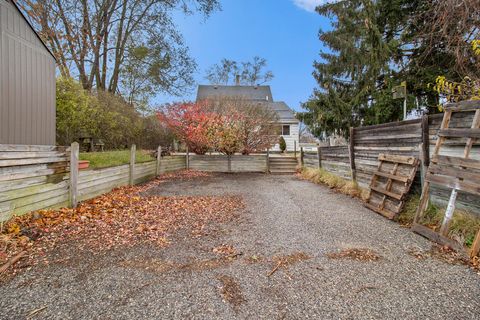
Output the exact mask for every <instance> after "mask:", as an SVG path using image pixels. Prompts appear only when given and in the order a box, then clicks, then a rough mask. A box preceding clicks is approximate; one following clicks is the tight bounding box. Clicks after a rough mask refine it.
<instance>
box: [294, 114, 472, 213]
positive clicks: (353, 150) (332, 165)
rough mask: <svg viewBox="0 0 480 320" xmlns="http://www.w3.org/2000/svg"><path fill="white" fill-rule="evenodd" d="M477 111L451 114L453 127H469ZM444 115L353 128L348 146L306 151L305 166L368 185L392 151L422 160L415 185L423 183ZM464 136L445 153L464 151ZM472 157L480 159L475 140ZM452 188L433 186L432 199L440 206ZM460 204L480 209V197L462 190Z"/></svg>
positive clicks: (458, 153)
mask: <svg viewBox="0 0 480 320" xmlns="http://www.w3.org/2000/svg"><path fill="white" fill-rule="evenodd" d="M473 116H474V112H473V111H471V112H462V113H456V114H453V115H452V118H451V120H450V127H451V128H456V129H466V128H469V127H470V125H471V123H472V120H473ZM442 117H443V114H438V115H430V116H427V115H425V116H423V117H422V118H420V119H415V120H407V121H400V122H392V123H385V124H380V125H374V126H365V127H358V128H351V130H350V141H349V145H348V146H341V147H319V148H318V151H317V152H315V153H304V154H303V165H304V166H305V167H308V168H318V167H321V168H323V169H324V170H326V171H328V172H331V173H333V174H336V175H338V176H340V177H343V178H345V179H348V180H350V179H353V180H355V181H357V182H358V184H359V185H360V186H361V187H364V188H368V186H369V184H370V181H371V179H372V176H373V173H374V172H375V171H376V170H377V168H378V156H379V155H380V154H391V155H399V156H414V157H416V158H418V159H419V160H420V170H419V172H418V173H417V176H416V179H415V182H414V185H416V186H419V185H420V183H421V177H422V173H424V172H425V168H426V167H428V165H429V164H430V157H431V155H432V153H433V149H434V148H433V146H434V145H435V142H436V140H437V133H438V130H439V128H440V124H441V121H442ZM464 146H465V144H464V143H463V144H462V141H461V139H459V140H458V141H455V140H454V141H449V142H448V143H447V144H446V145H445V147H444V148H443V150H442V153H441V154H442V155H447V156H448V155H449V156H459V155H462V154H463V147H464ZM471 158H473V159H478V160H480V144H479V143H478V142H475V143H474V145H473V148H472V152H471ZM449 196H450V191H449V190H448V189H446V188H443V187H441V186H432V187H431V188H430V199H431V201H432V202H433V203H436V204H438V205H442V206H444V205H446V204H447V202H448V199H449ZM457 206H458V207H459V208H462V209H467V210H469V211H473V212H480V197H478V196H476V195H472V194H468V193H465V192H461V191H460V192H459V193H458V198H457Z"/></svg>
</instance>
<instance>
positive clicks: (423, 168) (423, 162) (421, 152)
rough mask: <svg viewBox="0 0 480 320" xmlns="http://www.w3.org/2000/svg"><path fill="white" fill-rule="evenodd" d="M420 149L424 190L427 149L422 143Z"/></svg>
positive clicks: (421, 182)
mask: <svg viewBox="0 0 480 320" xmlns="http://www.w3.org/2000/svg"><path fill="white" fill-rule="evenodd" d="M418 149H419V158H420V184H421V186H422V190H423V184H424V183H425V168H426V166H425V149H424V147H423V143H420V145H419V146H418Z"/></svg>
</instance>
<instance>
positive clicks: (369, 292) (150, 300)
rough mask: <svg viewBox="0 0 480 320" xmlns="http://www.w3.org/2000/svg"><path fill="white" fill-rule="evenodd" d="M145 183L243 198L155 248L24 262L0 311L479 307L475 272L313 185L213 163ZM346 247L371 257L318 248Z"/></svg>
mask: <svg viewBox="0 0 480 320" xmlns="http://www.w3.org/2000/svg"><path fill="white" fill-rule="evenodd" d="M148 193H150V194H156V195H217V194H236V195H241V196H243V198H244V200H245V203H246V209H245V210H244V211H243V212H242V213H241V214H240V215H239V218H238V219H235V220H234V221H231V222H229V223H227V224H224V225H216V226H214V227H211V228H208V229H206V230H204V232H203V233H204V234H203V236H201V237H193V238H192V236H191V235H187V234H178V235H177V238H176V239H175V241H173V242H172V244H171V245H170V246H168V247H167V248H165V249H157V248H154V247H148V246H143V247H135V248H132V249H128V250H127V249H125V250H115V251H110V252H107V253H104V254H99V255H95V256H92V255H88V254H80V253H79V255H78V257H77V258H76V259H75V261H73V262H72V261H70V262H68V263H57V264H54V265H51V266H48V267H43V269H42V268H40V267H37V268H33V269H32V270H29V271H26V272H24V273H23V274H21V275H19V276H17V277H16V278H15V279H13V280H12V281H9V282H7V283H4V284H2V285H1V286H0V318H1V319H24V318H25V317H26V315H27V314H29V312H32V310H37V312H36V313H35V314H34V315H32V318H34V319H185V318H188V319H237V318H238V319H306V318H310V319H312V318H313V319H373V318H375V319H422V318H423V319H437V318H443V319H478V318H479V316H480V281H479V280H480V277H479V276H478V275H477V274H475V273H474V272H473V271H471V270H469V269H468V268H467V267H466V266H464V265H452V264H448V263H446V262H443V261H442V260H439V259H435V258H425V259H418V258H416V257H414V256H412V255H411V254H409V251H411V250H412V249H413V250H428V249H429V248H430V245H431V244H430V243H429V242H428V241H427V240H425V239H423V238H421V237H420V236H418V235H415V234H414V233H412V232H410V231H409V230H407V229H404V228H402V227H400V226H399V225H398V224H396V223H393V222H390V221H388V220H386V219H384V218H383V217H381V216H379V215H377V214H375V213H373V212H371V211H369V210H368V209H366V208H364V207H363V206H362V204H361V203H360V202H359V201H357V200H355V199H351V198H349V197H347V196H343V195H339V194H336V193H334V192H332V191H330V190H329V189H327V188H325V187H322V186H318V185H315V184H312V183H310V182H306V181H301V180H298V179H297V178H295V177H293V176H267V175H261V174H258V175H257V174H244V175H233V174H232V175H223V174H219V175H213V176H211V177H203V178H198V179H195V180H192V181H171V182H167V183H165V184H161V185H159V186H158V187H155V188H153V189H151V190H150V191H148ZM222 245H223V247H221V246H222ZM214 248H224V249H225V250H224V251H225V252H223V251H222V250H217V251H220V252H214V250H213V249H214ZM348 248H366V249H371V250H372V252H375V253H376V254H377V255H378V256H380V259H378V260H376V261H357V260H351V259H333V258H332V257H331V256H329V255H328V254H329V253H332V252H339V251H341V250H342V249H348ZM222 252H223V253H224V254H223V255H222ZM283 262H284V263H283ZM42 308H43V309H42Z"/></svg>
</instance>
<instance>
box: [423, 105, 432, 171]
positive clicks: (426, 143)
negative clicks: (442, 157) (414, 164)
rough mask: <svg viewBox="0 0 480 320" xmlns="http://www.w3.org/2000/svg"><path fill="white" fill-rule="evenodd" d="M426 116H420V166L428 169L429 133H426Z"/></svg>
mask: <svg viewBox="0 0 480 320" xmlns="http://www.w3.org/2000/svg"><path fill="white" fill-rule="evenodd" d="M428 128H429V127H428V115H426V114H424V115H423V116H422V144H421V148H422V154H423V157H422V166H425V167H428V165H429V164H430V144H429V139H430V136H429V133H428Z"/></svg>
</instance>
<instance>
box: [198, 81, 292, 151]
mask: <svg viewBox="0 0 480 320" xmlns="http://www.w3.org/2000/svg"><path fill="white" fill-rule="evenodd" d="M235 97H241V98H242V99H245V100H249V101H254V102H259V107H260V106H262V105H264V106H265V105H266V106H268V107H270V108H272V109H273V110H275V111H276V113H277V115H278V125H279V127H280V134H281V135H282V136H283V138H284V139H285V142H286V143H287V151H293V150H294V148H295V145H296V147H297V150H298V149H299V123H300V122H299V121H298V120H297V118H295V113H294V112H293V111H292V109H290V108H289V107H288V106H287V104H286V103H285V102H283V101H273V97H272V91H271V89H270V86H242V85H234V86H221V85H199V86H198V90H197V101H201V100H209V99H211V100H216V99H221V98H235ZM272 150H273V151H279V150H280V148H279V146H278V144H276V145H275V146H274V148H273V149H272Z"/></svg>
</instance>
